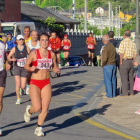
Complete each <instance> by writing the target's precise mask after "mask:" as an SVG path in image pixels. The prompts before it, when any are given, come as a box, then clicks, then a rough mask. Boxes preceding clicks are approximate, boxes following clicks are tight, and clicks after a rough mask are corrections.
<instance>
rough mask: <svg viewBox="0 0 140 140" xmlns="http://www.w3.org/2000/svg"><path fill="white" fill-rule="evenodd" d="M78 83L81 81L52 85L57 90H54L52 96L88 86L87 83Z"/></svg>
mask: <svg viewBox="0 0 140 140" xmlns="http://www.w3.org/2000/svg"><path fill="white" fill-rule="evenodd" d="M78 84H79V81H74V82H64V83H60V84H56V85H54V86H52V89H55V88H56V90H54V91H53V92H52V96H57V95H60V94H64V93H70V92H73V91H76V90H80V89H82V88H84V87H85V86H86V84H82V85H78Z"/></svg>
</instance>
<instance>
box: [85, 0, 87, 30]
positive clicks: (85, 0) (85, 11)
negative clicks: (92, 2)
mask: <svg viewBox="0 0 140 140" xmlns="http://www.w3.org/2000/svg"><path fill="white" fill-rule="evenodd" d="M85 30H87V0H85Z"/></svg>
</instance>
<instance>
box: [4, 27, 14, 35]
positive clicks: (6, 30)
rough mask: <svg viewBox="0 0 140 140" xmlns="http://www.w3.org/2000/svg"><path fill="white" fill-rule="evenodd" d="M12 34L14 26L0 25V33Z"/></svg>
mask: <svg viewBox="0 0 140 140" xmlns="http://www.w3.org/2000/svg"><path fill="white" fill-rule="evenodd" d="M9 32H10V33H12V35H13V34H14V26H2V27H1V35H7V33H9Z"/></svg>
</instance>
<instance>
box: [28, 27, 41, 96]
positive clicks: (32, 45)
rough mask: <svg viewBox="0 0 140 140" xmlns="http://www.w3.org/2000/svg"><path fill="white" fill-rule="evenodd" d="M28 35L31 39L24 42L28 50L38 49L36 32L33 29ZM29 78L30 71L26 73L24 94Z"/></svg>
mask: <svg viewBox="0 0 140 140" xmlns="http://www.w3.org/2000/svg"><path fill="white" fill-rule="evenodd" d="M30 36H31V40H29V41H28V42H26V46H28V47H29V48H30V51H33V50H36V49H39V48H40V44H39V41H38V32H37V31H35V30H33V31H32V32H31V34H30ZM30 79H31V73H28V77H27V86H26V94H29V83H30Z"/></svg>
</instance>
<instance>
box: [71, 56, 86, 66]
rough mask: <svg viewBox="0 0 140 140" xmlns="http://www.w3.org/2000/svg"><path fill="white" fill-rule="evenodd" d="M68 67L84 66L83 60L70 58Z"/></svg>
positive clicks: (75, 57)
mask: <svg viewBox="0 0 140 140" xmlns="http://www.w3.org/2000/svg"><path fill="white" fill-rule="evenodd" d="M69 66H86V63H85V61H84V59H83V58H82V57H80V56H70V57H69Z"/></svg>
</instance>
